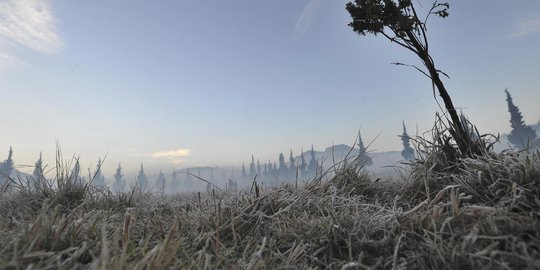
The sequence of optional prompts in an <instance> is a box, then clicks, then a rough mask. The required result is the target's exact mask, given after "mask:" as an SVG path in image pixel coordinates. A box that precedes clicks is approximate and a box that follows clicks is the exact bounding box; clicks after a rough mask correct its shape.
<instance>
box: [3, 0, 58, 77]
mask: <svg viewBox="0 0 540 270" xmlns="http://www.w3.org/2000/svg"><path fill="white" fill-rule="evenodd" d="M56 23H57V22H56V19H55V17H54V15H53V13H52V11H51V7H50V5H49V4H48V1H46V0H0V41H2V42H3V43H5V44H8V45H11V46H22V47H25V48H27V49H30V50H33V51H35V52H38V53H41V54H56V53H59V52H60V50H61V49H62V46H63V42H62V39H61V38H60V35H59V34H58V30H57V27H56ZM13 51H14V48H12V49H11V50H10V49H9V48H8V47H7V46H2V47H0V61H1V62H0V67H4V66H8V65H12V64H13V62H20V60H17V59H16V56H15V55H14V53H13Z"/></svg>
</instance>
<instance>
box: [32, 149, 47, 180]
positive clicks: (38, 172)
mask: <svg viewBox="0 0 540 270" xmlns="http://www.w3.org/2000/svg"><path fill="white" fill-rule="evenodd" d="M44 178H45V176H44V174H43V157H42V154H41V152H39V159H38V160H37V161H36V165H35V166H34V172H33V173H32V179H33V181H34V182H38V183H39V182H41V181H42V180H44Z"/></svg>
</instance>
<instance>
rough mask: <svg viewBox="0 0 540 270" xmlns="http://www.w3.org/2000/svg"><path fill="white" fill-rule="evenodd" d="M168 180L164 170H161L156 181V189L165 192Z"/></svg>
mask: <svg viewBox="0 0 540 270" xmlns="http://www.w3.org/2000/svg"><path fill="white" fill-rule="evenodd" d="M166 182H167V181H166V180H165V174H163V171H162V170H159V175H158V179H157V182H156V189H157V190H159V191H160V192H162V193H163V192H165V187H166Z"/></svg>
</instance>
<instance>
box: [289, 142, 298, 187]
mask: <svg viewBox="0 0 540 270" xmlns="http://www.w3.org/2000/svg"><path fill="white" fill-rule="evenodd" d="M289 164H290V165H289V177H290V180H294V179H296V170H297V169H296V168H297V166H296V162H295V160H294V156H293V152H292V149H291V153H290V155H289Z"/></svg>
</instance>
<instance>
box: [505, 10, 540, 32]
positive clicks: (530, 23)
mask: <svg viewBox="0 0 540 270" xmlns="http://www.w3.org/2000/svg"><path fill="white" fill-rule="evenodd" d="M538 32H540V14H538V15H537V16H536V17H534V18H528V19H521V20H519V21H517V22H515V23H514V26H513V31H512V33H511V34H510V35H509V37H523V36H527V35H531V34H535V33H538Z"/></svg>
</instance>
